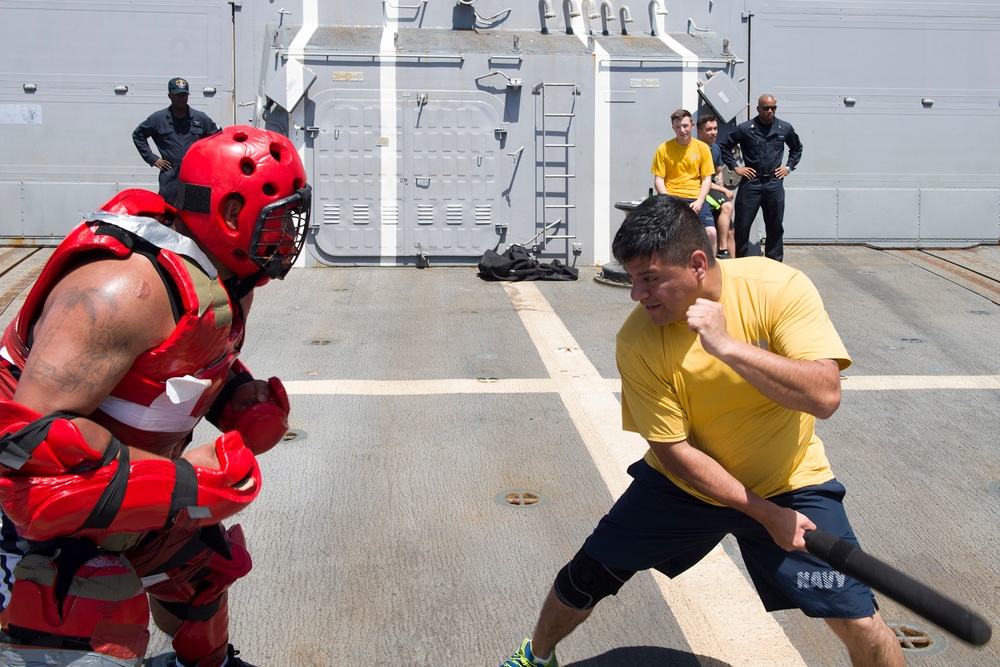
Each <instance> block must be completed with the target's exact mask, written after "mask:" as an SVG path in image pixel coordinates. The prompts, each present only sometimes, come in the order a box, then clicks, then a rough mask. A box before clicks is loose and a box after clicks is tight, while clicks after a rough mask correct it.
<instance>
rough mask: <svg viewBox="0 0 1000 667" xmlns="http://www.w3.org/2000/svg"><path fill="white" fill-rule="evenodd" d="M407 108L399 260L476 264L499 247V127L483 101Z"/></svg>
mask: <svg viewBox="0 0 1000 667" xmlns="http://www.w3.org/2000/svg"><path fill="white" fill-rule="evenodd" d="M413 97H414V98H416V99H414V100H412V101H407V102H404V104H403V109H404V116H405V119H404V123H403V127H404V143H405V145H406V146H407V150H406V151H404V154H403V171H402V173H401V176H403V178H402V179H401V180H402V181H403V183H404V189H405V190H406V194H405V195H404V197H403V202H404V212H403V215H402V218H403V219H404V220H406V221H407V222H406V224H405V225H404V238H403V254H404V256H409V255H413V256H417V255H420V254H425V255H427V256H428V257H429V258H430V259H431V261H433V259H434V258H435V257H438V258H441V257H448V258H456V259H457V258H463V257H464V258H478V257H480V256H481V255H482V254H483V253H484V252H486V250H489V249H490V248H492V247H493V246H495V245H496V242H497V238H498V237H497V234H496V225H498V224H502V222H501V220H500V219H498V218H499V217H500V212H499V211H498V210H497V209H498V207H497V199H498V194H499V188H498V174H497V172H498V160H497V150H498V148H499V146H500V143H499V141H498V140H497V135H496V132H495V130H496V129H497V128H499V127H500V116H499V113H498V111H497V110H496V109H494V108H493V107H492V106H491V105H489V104H488V103H486V102H483V101H475V100H435V99H433V97H431V98H430V99H428V97H427V96H426V95H423V96H422V95H421V94H414V96H413Z"/></svg>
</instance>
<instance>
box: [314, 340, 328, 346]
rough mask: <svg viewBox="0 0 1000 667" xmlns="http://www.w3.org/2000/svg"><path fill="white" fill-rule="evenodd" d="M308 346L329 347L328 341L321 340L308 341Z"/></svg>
mask: <svg viewBox="0 0 1000 667" xmlns="http://www.w3.org/2000/svg"><path fill="white" fill-rule="evenodd" d="M309 344H310V345H329V344H330V341H328V340H322V339H320V340H311V341H309Z"/></svg>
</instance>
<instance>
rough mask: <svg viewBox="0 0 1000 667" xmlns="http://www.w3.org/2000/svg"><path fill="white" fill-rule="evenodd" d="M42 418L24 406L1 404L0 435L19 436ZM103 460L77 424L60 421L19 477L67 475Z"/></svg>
mask: <svg viewBox="0 0 1000 667" xmlns="http://www.w3.org/2000/svg"><path fill="white" fill-rule="evenodd" d="M41 417H42V415H41V414H39V413H37V412H35V411H34V410H32V409H30V408H26V407H25V406H23V405H21V404H20V403H17V402H15V401H7V400H0V433H3V434H7V433H16V432H17V431H20V430H21V429H22V428H24V427H25V426H27V425H28V424H30V423H31V422H33V421H35V420H36V419H41ZM100 460H101V454H100V453H99V452H96V451H94V450H93V449H92V448H91V447H90V445H88V444H87V441H86V440H84V439H83V434H81V433H80V429H78V428H77V427H76V424H74V423H73V422H71V421H69V420H68V419H57V420H55V421H54V422H52V426H51V427H49V434H48V436H47V437H46V438H45V440H43V441H42V442H41V444H39V445H38V446H37V447H35V449H34V451H33V452H32V453H31V457H30V458H29V459H28V461H27V462H26V463H25V464H24V465H23V466H22V467H21V468H20V469H19V470H18V473H17V474H21V475H43V476H49V475H63V474H66V473H67V472H69V471H70V470H72V469H74V468H76V467H77V466H79V465H81V464H83V463H86V462H87V461H95V462H96V461H100ZM2 470H3V467H2V466H0V471H2Z"/></svg>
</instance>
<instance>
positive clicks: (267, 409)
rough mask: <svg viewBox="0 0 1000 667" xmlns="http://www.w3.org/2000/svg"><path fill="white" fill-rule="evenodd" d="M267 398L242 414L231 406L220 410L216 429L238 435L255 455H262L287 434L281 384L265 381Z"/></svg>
mask: <svg viewBox="0 0 1000 667" xmlns="http://www.w3.org/2000/svg"><path fill="white" fill-rule="evenodd" d="M267 386H268V389H269V390H270V393H271V395H270V397H269V398H268V399H267V400H266V401H265V402H263V403H254V404H253V405H251V406H250V407H248V408H244V409H243V410H234V409H233V408H232V404H230V405H227V406H226V407H225V408H223V410H222V416H221V417H220V418H219V427H220V428H221V429H222V430H223V431H237V432H239V434H240V435H241V436H243V442H244V443H246V446H247V447H248V448H249V449H250V451H252V452H253V453H254V454H256V455H258V456H259V455H260V454H263V453H264V452H266V451H267V450H269V449H271V448H272V447H274V446H275V445H277V444H278V443H279V442H281V441H282V440H283V439H284V437H285V434H286V433H288V412H289V407H288V394H287V393H286V392H285V387H284V385H282V384H281V380H279V379H278V378H276V377H272V378H269V379H268V381H267Z"/></svg>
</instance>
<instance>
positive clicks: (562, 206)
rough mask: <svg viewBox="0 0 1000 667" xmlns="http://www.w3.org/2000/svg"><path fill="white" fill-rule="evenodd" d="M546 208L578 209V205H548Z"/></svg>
mask: <svg viewBox="0 0 1000 667" xmlns="http://www.w3.org/2000/svg"><path fill="white" fill-rule="evenodd" d="M545 208H576V204H546V205H545Z"/></svg>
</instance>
